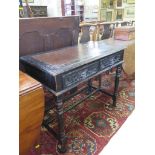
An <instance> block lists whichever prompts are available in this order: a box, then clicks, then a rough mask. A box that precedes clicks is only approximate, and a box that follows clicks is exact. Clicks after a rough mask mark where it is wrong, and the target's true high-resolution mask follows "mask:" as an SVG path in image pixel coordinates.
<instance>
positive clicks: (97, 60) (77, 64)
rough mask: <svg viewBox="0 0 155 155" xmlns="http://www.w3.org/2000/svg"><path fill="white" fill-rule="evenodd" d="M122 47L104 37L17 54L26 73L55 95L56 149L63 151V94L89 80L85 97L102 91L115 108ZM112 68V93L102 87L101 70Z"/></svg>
mask: <svg viewBox="0 0 155 155" xmlns="http://www.w3.org/2000/svg"><path fill="white" fill-rule="evenodd" d="M125 48H126V46H125V45H124V44H122V43H118V42H117V41H115V40H112V41H109V40H108V39H107V40H104V41H103V40H102V41H97V42H92V41H90V42H88V43H85V44H79V45H76V46H71V47H65V48H62V49H58V50H51V51H47V52H42V53H37V54H33V55H27V56H22V57H20V62H21V63H22V64H23V65H24V68H25V72H26V73H28V74H29V75H31V76H32V77H34V78H35V79H37V80H38V81H40V82H41V83H42V84H43V85H44V86H45V87H46V88H47V89H48V91H49V92H51V93H53V94H54V96H55V106H56V112H57V121H58V134H57V138H58V141H59V144H58V146H57V148H58V151H59V152H61V153H63V152H65V151H66V147H65V144H66V136H65V132H64V119H63V113H64V109H63V103H64V93H65V92H68V91H70V90H72V89H74V88H76V87H77V86H78V85H79V84H81V83H83V82H86V81H88V87H87V90H88V96H87V97H89V96H90V95H92V94H94V93H96V92H97V91H101V92H103V93H105V94H107V95H109V96H111V97H112V99H113V103H112V105H111V106H112V107H115V106H116V97H117V90H118V85H119V77H120V75H121V70H122V63H123V54H124V49H125ZM114 67H116V77H115V86H114V91H113V94H110V93H108V92H105V91H104V90H103V89H102V86H101V73H103V72H105V71H108V70H111V69H112V68H114ZM95 76H98V82H99V84H98V86H97V87H95V86H93V85H92V82H91V79H92V78H93V77H95ZM75 94H76V93H75ZM72 96H74V93H73V95H72ZM85 99H86V98H85ZM45 127H46V128H47V129H48V130H50V127H49V126H48V125H46V124H45Z"/></svg>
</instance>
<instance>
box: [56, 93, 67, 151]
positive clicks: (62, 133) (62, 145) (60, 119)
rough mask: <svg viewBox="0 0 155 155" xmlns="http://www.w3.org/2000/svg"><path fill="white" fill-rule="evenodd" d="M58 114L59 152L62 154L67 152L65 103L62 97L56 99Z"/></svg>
mask: <svg viewBox="0 0 155 155" xmlns="http://www.w3.org/2000/svg"><path fill="white" fill-rule="evenodd" d="M56 112H57V120H58V128H59V129H58V132H59V133H58V140H59V144H58V147H57V148H58V151H59V152H60V153H65V152H66V147H65V144H66V137H65V131H64V118H63V102H62V96H61V95H60V96H57V97H56Z"/></svg>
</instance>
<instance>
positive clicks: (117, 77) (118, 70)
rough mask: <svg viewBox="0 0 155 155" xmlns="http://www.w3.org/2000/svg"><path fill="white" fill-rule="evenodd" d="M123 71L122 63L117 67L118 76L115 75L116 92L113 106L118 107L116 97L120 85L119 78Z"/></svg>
mask: <svg viewBox="0 0 155 155" xmlns="http://www.w3.org/2000/svg"><path fill="white" fill-rule="evenodd" d="M121 71H122V65H118V66H117V69H116V77H115V87H114V93H113V97H112V99H113V105H112V106H113V107H116V98H117V95H118V86H119V78H120V76H121Z"/></svg>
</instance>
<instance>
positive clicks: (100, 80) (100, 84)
mask: <svg viewBox="0 0 155 155" xmlns="http://www.w3.org/2000/svg"><path fill="white" fill-rule="evenodd" d="M98 78H99V89H101V87H102V74H100V75H99V76H98Z"/></svg>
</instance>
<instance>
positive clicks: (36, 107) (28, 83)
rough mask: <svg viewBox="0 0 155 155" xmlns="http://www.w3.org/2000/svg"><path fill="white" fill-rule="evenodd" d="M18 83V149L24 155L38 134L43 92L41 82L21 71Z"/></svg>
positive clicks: (42, 109) (42, 111) (41, 116)
mask: <svg viewBox="0 0 155 155" xmlns="http://www.w3.org/2000/svg"><path fill="white" fill-rule="evenodd" d="M19 85H20V86H19V145H20V146H19V147H20V150H19V151H20V155H26V154H27V153H28V151H29V149H30V148H31V147H32V146H33V144H35V142H36V140H37V138H38V136H39V135H40V128H41V124H42V120H43V115H44V93H43V88H42V86H41V84H40V83H39V82H37V81H36V80H34V79H33V78H31V77H30V76H28V75H27V74H25V73H23V72H20V75H19Z"/></svg>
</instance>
